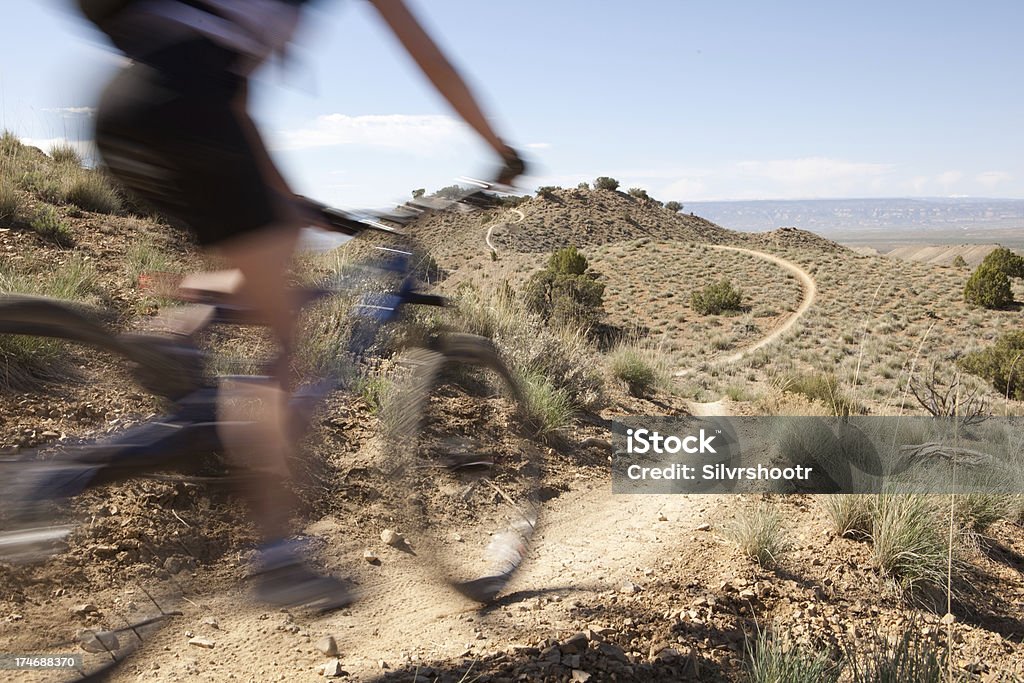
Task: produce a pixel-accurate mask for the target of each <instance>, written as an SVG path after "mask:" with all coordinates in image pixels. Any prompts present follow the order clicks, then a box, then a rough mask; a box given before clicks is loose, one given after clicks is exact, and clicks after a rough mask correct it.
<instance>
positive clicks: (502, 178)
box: [297, 151, 526, 235]
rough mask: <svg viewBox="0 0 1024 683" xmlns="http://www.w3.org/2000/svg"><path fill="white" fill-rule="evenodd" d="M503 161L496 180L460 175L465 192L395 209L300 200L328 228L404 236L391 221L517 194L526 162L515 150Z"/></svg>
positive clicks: (477, 205)
mask: <svg viewBox="0 0 1024 683" xmlns="http://www.w3.org/2000/svg"><path fill="white" fill-rule="evenodd" d="M503 161H504V165H503V166H502V168H501V169H500V170H499V171H498V173H497V174H496V175H495V180H494V181H484V180H476V179H473V178H459V180H460V181H461V182H463V183H466V184H468V185H470V187H469V188H467V189H465V191H464V192H463V193H462V194H459V195H456V196H454V197H449V198H444V199H442V198H435V197H431V198H429V200H424V199H419V198H417V199H413V200H411V201H407V202H405V203H404V204H402V205H400V206H397V207H395V209H394V210H392V211H345V210H343V209H337V208H334V207H332V206H328V205H327V204H324V203H322V202H318V201H316V200H314V199H310V198H308V197H303V196H301V195H300V196H298V197H297V199H298V201H299V202H300V204H301V205H302V207H303V208H304V209H305V210H306V212H307V215H308V218H310V220H311V221H312V222H313V223H314V224H315V225H317V226H319V227H322V228H324V229H325V230H329V231H331V232H340V233H342V234H345V235H358V234H359V233H361V232H365V231H367V230H371V231H376V232H385V233H388V234H392V235H401V234H403V233H402V232H401V231H400V230H398V229H397V228H394V227H391V226H390V225H387V223H392V224H395V225H399V226H401V225H406V224H407V223H410V222H412V221H414V220H415V219H416V218H418V217H419V216H421V215H423V214H424V213H426V212H428V211H448V210H452V209H455V210H464V211H472V210H474V209H480V208H486V207H489V206H493V205H494V203H495V201H496V200H497V195H499V194H514V193H515V192H516V188H515V187H513V186H512V185H511V183H512V181H513V180H515V179H516V178H517V177H518V176H520V175H522V174H523V173H524V172H525V170H526V164H525V163H524V162H523V160H522V159H521V158H520V157H519V155H518V154H516V153H515V152H514V151H512V152H510V154H509V155H508V156H506V157H505V158H504V160H503Z"/></svg>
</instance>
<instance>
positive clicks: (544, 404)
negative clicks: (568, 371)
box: [519, 372, 576, 438]
mask: <svg viewBox="0 0 1024 683" xmlns="http://www.w3.org/2000/svg"><path fill="white" fill-rule="evenodd" d="M519 379H520V383H521V385H522V388H523V394H524V396H523V399H524V401H525V404H526V405H525V406H524V409H525V411H526V419H527V420H529V422H530V423H531V424H532V425H533V428H534V430H535V433H536V435H537V436H539V437H541V438H549V437H551V436H553V435H554V434H555V432H557V431H558V430H560V429H562V428H564V427H567V426H569V424H570V423H571V422H572V419H573V416H574V415H575V413H576V408H575V406H574V405H573V402H572V399H571V398H570V397H569V394H568V392H567V391H566V390H565V389H560V388H558V387H556V386H555V385H554V384H552V383H551V382H550V380H548V378H547V377H545V376H544V375H542V374H540V373H536V372H534V373H528V374H524V375H521V376H520V378H519Z"/></svg>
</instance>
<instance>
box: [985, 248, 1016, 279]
mask: <svg viewBox="0 0 1024 683" xmlns="http://www.w3.org/2000/svg"><path fill="white" fill-rule="evenodd" d="M981 265H983V266H984V265H989V266H993V267H994V268H998V269H999V270H1000V271H1002V272H1003V273H1004V274H1005V275H1006V277H1024V256H1019V255H1017V254H1015V253H1013V252H1012V251H1010V250H1009V249H1007V248H1006V247H997V248H995V249H993V250H992V251H990V252H989V253H988V255H987V256H985V259H984V260H983V261H982V262H981Z"/></svg>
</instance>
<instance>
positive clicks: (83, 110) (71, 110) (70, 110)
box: [43, 107, 96, 116]
mask: <svg viewBox="0 0 1024 683" xmlns="http://www.w3.org/2000/svg"><path fill="white" fill-rule="evenodd" d="M43 111H46V112H50V113H52V114H63V115H64V116H92V115H93V114H95V113H96V107H55V108H53V109H43Z"/></svg>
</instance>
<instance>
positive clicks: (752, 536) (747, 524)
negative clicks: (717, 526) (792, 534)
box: [722, 503, 791, 567]
mask: <svg viewBox="0 0 1024 683" xmlns="http://www.w3.org/2000/svg"><path fill="white" fill-rule="evenodd" d="M722 531H723V533H724V534H725V537H726V538H728V539H729V540H731V541H733V542H734V543H736V545H738V546H739V548H740V552H742V553H743V555H744V556H745V557H746V558H748V559H751V560H754V561H756V562H757V563H758V564H759V565H761V566H762V567H764V566H769V565H772V564H775V563H777V562H778V560H779V557H781V555H782V553H784V552H785V551H786V550H788V549H789V548H790V547H791V544H790V542H789V540H788V539H787V538H786V531H785V524H784V522H783V519H782V515H780V514H779V512H778V511H777V510H776V509H775V508H774V507H771V506H769V505H766V504H764V503H761V504H760V505H758V506H757V507H756V508H753V509H747V510H744V511H743V512H741V513H740V516H739V518H738V519H736V520H734V521H733V522H732V523H730V524H728V525H726V526H725V527H724V528H723V530H722Z"/></svg>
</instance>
